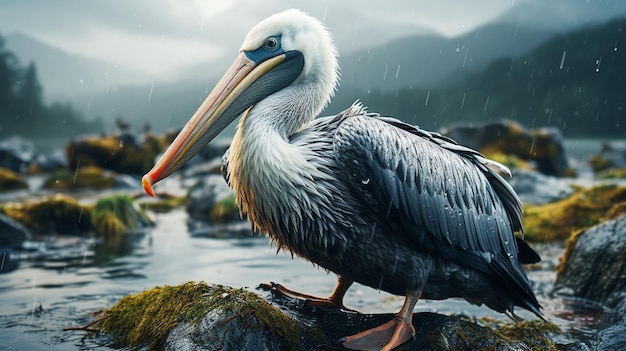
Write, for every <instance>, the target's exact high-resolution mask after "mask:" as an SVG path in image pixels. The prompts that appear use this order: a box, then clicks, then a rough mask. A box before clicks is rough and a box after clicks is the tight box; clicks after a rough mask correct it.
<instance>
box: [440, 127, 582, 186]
mask: <svg viewBox="0 0 626 351" xmlns="http://www.w3.org/2000/svg"><path fill="white" fill-rule="evenodd" d="M443 133H444V134H445V135H447V136H449V137H451V138H452V139H454V140H455V141H456V142H458V143H460V144H461V145H465V146H468V147H471V148H473V149H476V150H478V151H480V152H481V153H483V154H484V155H485V156H487V157H494V158H496V159H499V160H498V161H504V163H505V164H508V166H510V167H511V168H515V167H517V166H521V167H523V168H526V167H528V165H529V163H530V162H531V161H532V163H534V166H535V168H536V169H537V170H538V171H539V172H541V173H544V174H548V175H554V176H563V175H564V174H566V173H567V174H570V173H571V169H570V168H569V167H568V162H567V158H566V157H565V151H564V148H563V142H562V137H561V134H560V133H559V131H558V130H556V129H554V128H538V129H533V130H527V129H525V128H524V127H522V126H521V125H520V124H518V123H517V122H515V121H512V120H502V121H499V122H494V123H489V124H486V125H483V126H477V127H474V126H455V127H451V128H446V129H445V130H443ZM500 155H506V158H505V159H504V160H503V159H502V158H503V156H500Z"/></svg>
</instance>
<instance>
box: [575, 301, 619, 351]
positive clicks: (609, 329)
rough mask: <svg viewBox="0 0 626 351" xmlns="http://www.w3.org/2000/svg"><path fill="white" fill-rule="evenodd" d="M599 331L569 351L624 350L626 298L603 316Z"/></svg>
mask: <svg viewBox="0 0 626 351" xmlns="http://www.w3.org/2000/svg"><path fill="white" fill-rule="evenodd" d="M597 330H598V331H597V332H596V333H595V334H593V335H592V336H591V337H590V338H588V339H587V340H584V341H582V342H578V343H577V344H576V345H573V346H572V347H570V348H569V349H568V351H590V350H623V349H624V347H626V333H624V331H625V330H626V299H622V300H621V302H620V303H619V304H618V305H617V306H616V307H615V309H613V310H612V311H611V312H610V313H608V314H607V315H605V317H604V318H602V321H601V322H600V324H599V325H598V328H597Z"/></svg>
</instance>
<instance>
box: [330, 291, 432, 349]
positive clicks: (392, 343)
mask: <svg viewBox="0 0 626 351" xmlns="http://www.w3.org/2000/svg"><path fill="white" fill-rule="evenodd" d="M420 296H422V292H421V291H420V292H414V291H407V293H406V299H405V300H404V305H402V309H401V310H400V312H398V314H396V316H395V317H394V318H393V319H392V320H390V321H389V322H387V323H385V324H383V325H380V326H378V327H376V328H372V329H369V330H366V331H363V332H360V333H358V334H355V335H351V336H347V337H345V338H343V339H341V340H339V341H340V342H342V343H343V346H344V347H346V348H348V349H353V350H386V351H389V350H393V349H394V348H396V347H398V346H399V345H400V344H403V343H404V342H406V341H408V340H409V339H411V338H412V337H413V335H415V328H413V309H414V308H415V304H416V303H417V301H418V300H419V299H420Z"/></svg>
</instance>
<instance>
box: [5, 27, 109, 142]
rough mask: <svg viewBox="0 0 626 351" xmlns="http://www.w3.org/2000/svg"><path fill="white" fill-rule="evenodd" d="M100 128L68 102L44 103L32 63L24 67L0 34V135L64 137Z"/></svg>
mask: <svg viewBox="0 0 626 351" xmlns="http://www.w3.org/2000/svg"><path fill="white" fill-rule="evenodd" d="M102 129H103V123H102V121H101V120H99V119H98V120H94V121H85V119H84V118H83V116H82V115H81V114H79V113H78V112H76V111H75V110H74V109H73V108H72V106H71V105H70V104H68V103H60V102H54V103H51V104H46V103H45V102H44V99H43V87H42V86H41V83H40V82H39V78H38V77H37V68H36V67H35V64H34V63H30V64H28V65H27V66H26V67H23V66H22V65H21V64H20V62H19V59H18V58H17V57H16V56H15V54H13V53H12V52H10V51H8V50H7V49H6V48H5V42H4V38H3V37H1V36H0V138H3V137H6V136H9V135H12V134H17V135H21V136H25V137H57V136H58V137H66V136H71V135H76V134H78V133H85V132H94V131H101V130H102Z"/></svg>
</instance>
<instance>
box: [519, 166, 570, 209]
mask: <svg viewBox="0 0 626 351" xmlns="http://www.w3.org/2000/svg"><path fill="white" fill-rule="evenodd" d="M511 172H512V174H513V176H512V177H511V178H510V179H507V180H508V181H509V183H510V184H511V186H512V187H513V189H515V192H517V195H518V196H519V197H520V199H521V200H522V202H523V203H525V204H533V205H543V204H546V203H550V202H555V201H558V200H562V199H564V198H566V197H568V196H569V195H571V194H572V193H573V192H574V189H573V188H572V187H571V186H570V185H569V184H568V183H567V182H566V181H564V180H563V178H558V177H553V176H549V175H545V174H543V173H539V172H536V171H531V170H524V169H513V170H512V171H511Z"/></svg>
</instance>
